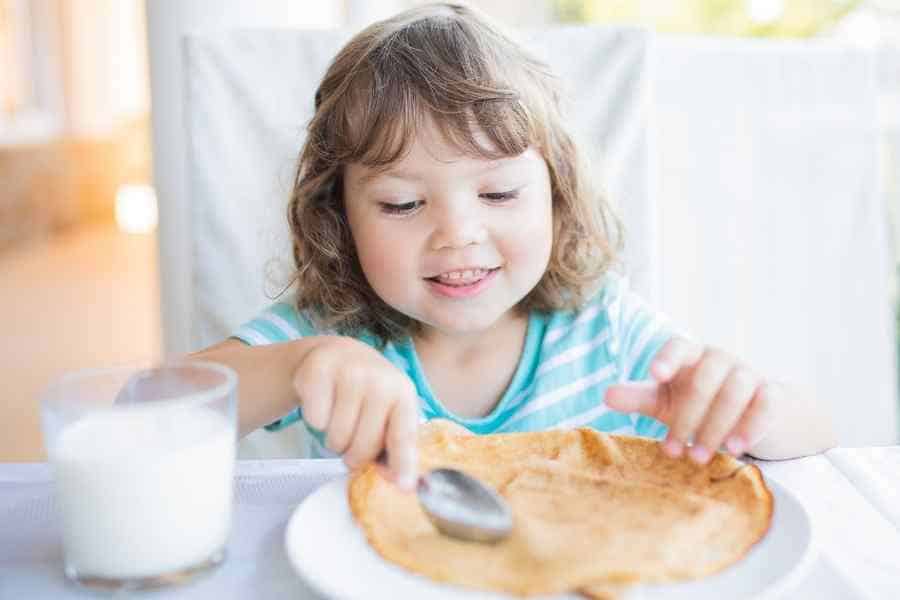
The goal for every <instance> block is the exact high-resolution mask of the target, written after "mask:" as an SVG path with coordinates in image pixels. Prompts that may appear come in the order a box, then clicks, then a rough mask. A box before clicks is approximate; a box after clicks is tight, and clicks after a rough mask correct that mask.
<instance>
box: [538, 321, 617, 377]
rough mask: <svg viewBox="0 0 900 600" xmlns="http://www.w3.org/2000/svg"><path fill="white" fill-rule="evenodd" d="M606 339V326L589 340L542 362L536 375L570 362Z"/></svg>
mask: <svg viewBox="0 0 900 600" xmlns="http://www.w3.org/2000/svg"><path fill="white" fill-rule="evenodd" d="M607 339H609V329H608V328H607V329H604V330H603V331H601V332H600V333H599V334H598V335H597V336H596V337H594V339H592V340H591V341H589V342H584V343H583V344H579V345H577V346H573V347H571V348H569V349H568V350H566V351H565V352H561V353H559V354H557V355H556V356H554V357H553V358H551V359H550V360H548V361H546V362H544V363H542V364H541V366H540V367H538V370H537V375H541V374H543V373H546V372H547V371H550V370H552V369H555V368H556V367H559V366H560V365H564V364H566V363H570V362H572V361H574V360H575V359H577V358H580V357H582V356H584V355H585V354H587V353H588V352H590V351H591V350H593V349H594V348H596V347H597V346H599V345H601V344H602V343H603V342H605V341H606V340H607Z"/></svg>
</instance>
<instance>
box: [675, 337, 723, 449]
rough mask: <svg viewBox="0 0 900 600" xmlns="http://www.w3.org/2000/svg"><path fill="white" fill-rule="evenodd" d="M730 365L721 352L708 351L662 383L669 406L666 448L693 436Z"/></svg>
mask: <svg viewBox="0 0 900 600" xmlns="http://www.w3.org/2000/svg"><path fill="white" fill-rule="evenodd" d="M733 364H734V361H733V360H732V359H731V358H730V357H729V356H727V355H726V354H725V353H724V352H720V351H718V350H715V349H709V350H707V351H706V352H704V353H703V356H702V357H701V358H700V360H699V362H697V364H696V365H695V366H694V367H691V368H688V369H687V370H682V372H681V373H680V374H679V375H678V377H676V378H675V379H673V380H672V381H671V382H669V383H666V384H664V385H665V386H667V387H668V389H669V400H668V402H670V403H671V405H672V406H671V411H672V417H671V423H670V424H669V435H668V439H670V440H673V443H672V444H669V447H670V449H674V448H673V445H675V444H682V445H683V444H686V443H687V442H689V441H690V440H691V439H692V438H693V437H694V436H695V434H696V433H697V429H698V428H699V427H700V425H701V423H703V420H704V418H705V417H706V414H707V412H708V411H709V408H710V405H711V404H712V401H713V399H714V398H715V396H716V394H717V393H718V391H719V389H720V388H721V387H722V384H723V383H724V382H725V378H726V377H728V373H729V372H730V371H731V367H732V365H733ZM679 453H680V452H679Z"/></svg>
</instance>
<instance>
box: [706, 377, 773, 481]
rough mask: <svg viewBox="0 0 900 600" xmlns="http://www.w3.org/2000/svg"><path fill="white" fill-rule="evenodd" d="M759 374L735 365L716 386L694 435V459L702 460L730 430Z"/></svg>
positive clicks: (745, 405) (746, 401)
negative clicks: (718, 385)
mask: <svg viewBox="0 0 900 600" xmlns="http://www.w3.org/2000/svg"><path fill="white" fill-rule="evenodd" d="M758 384H759V378H758V377H756V375H754V374H753V373H752V372H751V371H749V370H748V369H745V368H743V367H735V368H734V369H732V370H731V372H730V373H729V374H728V377H727V378H726V379H725V383H724V384H723V385H722V387H721V388H720V389H719V393H718V394H716V397H715V399H714V400H713V403H712V406H711V407H710V409H709V412H708V413H707V414H706V418H705V419H704V421H703V424H702V425H701V426H700V429H699V431H698V432H697V434H696V435H695V436H694V446H693V447H692V448H691V451H690V455H691V458H693V459H694V460H695V461H696V462H699V463H701V464H705V463H707V462H708V461H709V459H710V458H712V455H713V454H714V453H715V452H716V451H717V450H718V449H719V448H720V447H721V446H722V443H723V442H724V441H725V436H727V435H728V434H729V432H731V431H732V430H733V429H734V428H735V426H736V425H737V424H738V422H739V421H740V420H741V416H742V415H743V414H744V412H745V411H746V410H747V408H748V407H749V405H750V402H751V400H752V399H753V394H754V393H755V392H756V388H757V386H758Z"/></svg>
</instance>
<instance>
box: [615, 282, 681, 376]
mask: <svg viewBox="0 0 900 600" xmlns="http://www.w3.org/2000/svg"><path fill="white" fill-rule="evenodd" d="M604 295H605V299H604V300H605V303H606V304H607V306H608V308H607V311H608V314H609V319H610V324H611V326H612V329H613V337H614V345H615V347H616V348H617V352H616V354H617V356H618V362H619V373H620V377H621V379H622V380H624V381H641V380H644V379H647V377H648V375H649V371H650V363H651V362H652V361H653V357H654V356H656V353H657V352H659V350H660V349H661V348H662V347H663V345H664V344H665V343H666V342H667V341H669V340H670V339H671V338H672V337H674V335H675V331H674V330H673V328H672V325H671V322H670V321H669V319H668V318H667V317H666V316H665V315H664V314H663V313H662V312H660V311H658V310H655V309H653V308H651V307H650V306H649V305H648V304H647V303H646V302H645V301H644V300H643V298H641V297H640V296H639V295H638V294H636V293H634V292H633V291H631V290H630V289H629V287H628V281H627V279H625V278H624V277H621V276H618V275H611V276H609V279H608V283H607V285H606V288H605V290H604Z"/></svg>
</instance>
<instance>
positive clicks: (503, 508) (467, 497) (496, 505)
mask: <svg viewBox="0 0 900 600" xmlns="http://www.w3.org/2000/svg"><path fill="white" fill-rule="evenodd" d="M376 461H377V462H378V463H379V464H381V465H386V464H387V453H386V452H385V451H382V452H381V454H379V455H378V458H377V459H376ZM416 496H417V497H418V498H419V505H420V506H421V507H422V510H424V511H425V514H426V515H428V518H429V519H430V520H431V522H432V523H434V526H435V527H437V529H438V531H440V532H441V533H443V534H444V535H447V536H450V537H453V538H456V539H460V540H466V541H470V542H482V543H488V544H492V543H496V542H499V541H500V540H502V539H504V538H505V537H507V536H508V535H509V533H510V531H512V511H511V510H510V508H509V505H508V504H507V503H506V500H504V499H503V497H502V496H500V494H498V493H497V492H495V491H494V490H493V489H491V488H490V487H489V486H487V485H486V484H484V483H483V482H481V481H479V480H478V479H476V478H474V477H472V476H471V475H467V474H466V473H464V472H462V471H460V470H459V469H450V468H446V467H445V468H441V469H433V470H431V471H428V472H427V473H425V474H423V475H420V476H419V479H418V481H417V482H416Z"/></svg>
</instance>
